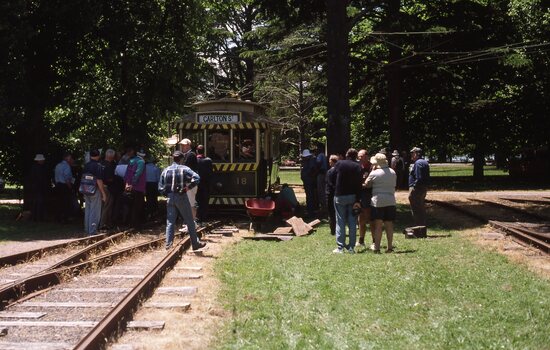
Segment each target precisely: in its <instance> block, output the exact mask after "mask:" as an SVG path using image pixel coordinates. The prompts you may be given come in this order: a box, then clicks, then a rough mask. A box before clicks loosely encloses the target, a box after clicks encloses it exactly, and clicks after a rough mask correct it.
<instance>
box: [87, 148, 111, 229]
mask: <svg viewBox="0 0 550 350" xmlns="http://www.w3.org/2000/svg"><path fill="white" fill-rule="evenodd" d="M90 174H91V175H93V176H94V178H95V181H96V187H97V189H96V191H95V193H94V194H85V195H84V201H85V203H86V204H85V207H84V231H85V232H86V233H87V234H88V235H90V236H91V235H95V234H96V233H97V230H98V229H99V221H100V220H101V203H102V202H103V203H104V202H106V201H107V195H106V194H105V189H104V188H103V166H102V165H101V164H100V163H99V151H98V150H97V149H93V150H91V151H90V161H89V162H88V163H86V165H84V170H83V172H82V178H83V179H84V177H85V176H87V175H90ZM83 181H84V180H83Z"/></svg>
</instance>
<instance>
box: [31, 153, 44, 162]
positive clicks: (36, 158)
mask: <svg viewBox="0 0 550 350" xmlns="http://www.w3.org/2000/svg"><path fill="white" fill-rule="evenodd" d="M34 160H36V161H39V160H46V158H44V155H43V154H40V153H38V154H37V155H36V156H35V157H34Z"/></svg>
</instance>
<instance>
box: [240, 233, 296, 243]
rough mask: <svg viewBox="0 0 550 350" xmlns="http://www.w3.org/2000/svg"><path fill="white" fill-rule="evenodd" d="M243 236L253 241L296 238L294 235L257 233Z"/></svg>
mask: <svg viewBox="0 0 550 350" xmlns="http://www.w3.org/2000/svg"><path fill="white" fill-rule="evenodd" d="M243 238H244V239H249V240H252V241H290V240H291V239H292V238H294V236H275V235H267V234H263V233H257V234H255V235H254V236H245V237H243Z"/></svg>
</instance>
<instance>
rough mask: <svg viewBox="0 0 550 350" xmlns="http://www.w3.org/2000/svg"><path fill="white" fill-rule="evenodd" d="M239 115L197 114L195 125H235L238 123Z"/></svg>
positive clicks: (221, 113) (222, 113)
mask: <svg viewBox="0 0 550 350" xmlns="http://www.w3.org/2000/svg"><path fill="white" fill-rule="evenodd" d="M240 121H241V114H240V113H228V112H207V113H197V123H200V124H236V123H240Z"/></svg>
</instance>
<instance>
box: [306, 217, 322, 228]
mask: <svg viewBox="0 0 550 350" xmlns="http://www.w3.org/2000/svg"><path fill="white" fill-rule="evenodd" d="M320 223H321V220H319V219H315V220H313V221H312V222H308V223H307V224H308V225H309V226H311V227H315V226H317V225H319V224H320Z"/></svg>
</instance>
